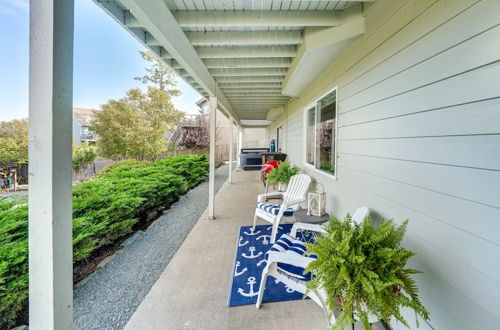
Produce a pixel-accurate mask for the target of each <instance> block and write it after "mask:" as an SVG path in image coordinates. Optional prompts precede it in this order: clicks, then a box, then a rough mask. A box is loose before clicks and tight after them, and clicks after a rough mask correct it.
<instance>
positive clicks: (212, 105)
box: [208, 96, 217, 220]
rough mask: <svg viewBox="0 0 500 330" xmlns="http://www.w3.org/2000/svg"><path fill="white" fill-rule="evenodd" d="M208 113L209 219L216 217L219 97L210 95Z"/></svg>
mask: <svg viewBox="0 0 500 330" xmlns="http://www.w3.org/2000/svg"><path fill="white" fill-rule="evenodd" d="M208 111H209V112H208V114H209V116H210V119H209V120H210V151H209V157H208V162H209V173H208V219H209V220H213V219H215V216H214V208H215V139H216V136H215V134H216V125H217V98H216V97H213V96H210V97H209V99H208Z"/></svg>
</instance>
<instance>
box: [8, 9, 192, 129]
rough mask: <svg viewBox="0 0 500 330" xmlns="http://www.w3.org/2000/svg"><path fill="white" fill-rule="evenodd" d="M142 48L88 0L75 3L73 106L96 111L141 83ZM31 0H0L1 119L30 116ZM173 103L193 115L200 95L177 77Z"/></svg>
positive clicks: (143, 62) (142, 69) (144, 63)
mask: <svg viewBox="0 0 500 330" xmlns="http://www.w3.org/2000/svg"><path fill="white" fill-rule="evenodd" d="M139 50H145V48H144V47H143V46H142V45H141V44H140V43H139V42H138V41H137V40H136V39H135V38H134V37H132V35H130V34H129V33H128V32H127V31H126V30H125V29H123V28H122V27H121V26H120V25H119V24H118V23H116V22H115V21H114V20H113V19H112V18H111V17H110V16H108V15H107V14H106V13H104V11H103V10H101V9H100V8H99V7H98V6H97V5H95V4H94V2H93V1H92V0H76V1H75V36H74V67H73V70H74V72H73V105H74V106H75V107H81V108H92V109H99V107H100V105H102V104H104V103H106V101H107V100H109V99H119V98H121V97H123V96H124V95H125V91H127V90H128V89H130V88H133V87H141V86H144V85H142V83H141V82H140V81H137V80H134V77H138V76H142V75H143V74H144V73H145V71H144V67H145V66H146V62H145V61H144V60H143V59H142V57H141V56H140V54H139ZM28 66H29V0H0V121H6V120H12V119H17V118H26V117H28ZM177 80H178V84H177V88H179V89H180V90H181V91H182V95H181V96H178V97H175V98H174V99H173V103H174V106H175V107H176V108H177V109H179V110H182V111H185V112H187V113H193V114H195V113H197V106H196V104H195V102H196V101H198V100H199V99H200V98H201V96H200V95H199V94H198V92H196V91H195V90H194V89H192V88H191V87H190V86H189V85H188V84H186V83H185V82H184V81H183V80H181V79H180V78H178V79H177Z"/></svg>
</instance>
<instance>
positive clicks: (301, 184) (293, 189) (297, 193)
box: [283, 173, 311, 210]
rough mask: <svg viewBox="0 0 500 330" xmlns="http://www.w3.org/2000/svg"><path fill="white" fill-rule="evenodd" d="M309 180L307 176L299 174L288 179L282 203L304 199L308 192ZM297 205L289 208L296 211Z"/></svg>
mask: <svg viewBox="0 0 500 330" xmlns="http://www.w3.org/2000/svg"><path fill="white" fill-rule="evenodd" d="M310 184H311V178H310V177H309V175H307V174H303V173H299V174H295V175H294V176H292V177H291V178H290V182H288V187H287V189H286V192H285V193H284V194H283V202H284V203H290V202H294V201H297V200H300V199H302V198H304V196H305V195H306V194H307V191H308V190H309V185H310ZM298 207H299V204H295V205H292V206H291V208H293V209H294V210H296V209H297V208H298Z"/></svg>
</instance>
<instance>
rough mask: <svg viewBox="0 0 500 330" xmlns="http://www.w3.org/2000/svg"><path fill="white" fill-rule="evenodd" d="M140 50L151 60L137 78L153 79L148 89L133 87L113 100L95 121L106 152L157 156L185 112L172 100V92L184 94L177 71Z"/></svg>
mask: <svg viewBox="0 0 500 330" xmlns="http://www.w3.org/2000/svg"><path fill="white" fill-rule="evenodd" d="M140 53H141V56H142V57H143V58H144V59H145V60H146V61H147V62H148V67H146V69H145V70H146V72H147V73H146V74H145V75H144V76H143V77H137V78H135V79H136V80H140V81H142V82H143V83H144V84H148V83H150V85H148V86H147V91H146V92H143V91H141V90H140V89H139V88H133V89H130V90H128V91H127V92H126V95H125V97H123V98H121V99H119V100H109V101H108V102H107V103H106V104H104V105H103V106H102V111H96V112H95V115H94V118H93V119H92V121H91V124H90V129H91V130H92V131H93V132H95V133H96V134H97V135H98V136H99V138H98V140H97V144H98V147H99V149H100V150H101V154H102V156H105V157H133V158H136V159H150V158H153V157H154V156H156V155H158V154H159V153H161V152H163V151H165V150H166V149H167V140H166V139H165V137H166V134H167V133H168V132H170V131H172V130H173V129H174V128H175V125H176V124H177V122H178V121H179V120H180V119H182V118H183V116H184V113H183V112H182V111H179V110H176V109H175V108H174V106H173V104H172V102H171V100H172V96H176V95H179V94H180V91H179V90H178V89H175V88H173V87H174V86H175V84H176V82H175V73H174V72H173V71H172V69H170V68H169V67H167V66H166V65H165V64H164V63H162V62H161V61H160V60H158V59H157V58H156V57H155V55H154V54H153V53H151V52H140Z"/></svg>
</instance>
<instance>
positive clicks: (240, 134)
mask: <svg viewBox="0 0 500 330" xmlns="http://www.w3.org/2000/svg"><path fill="white" fill-rule="evenodd" d="M242 147H243V128H241V127H239V128H238V155H237V157H238V166H239V167H240V168H241V162H240V156H239V154H240V153H241V148H242Z"/></svg>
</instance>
